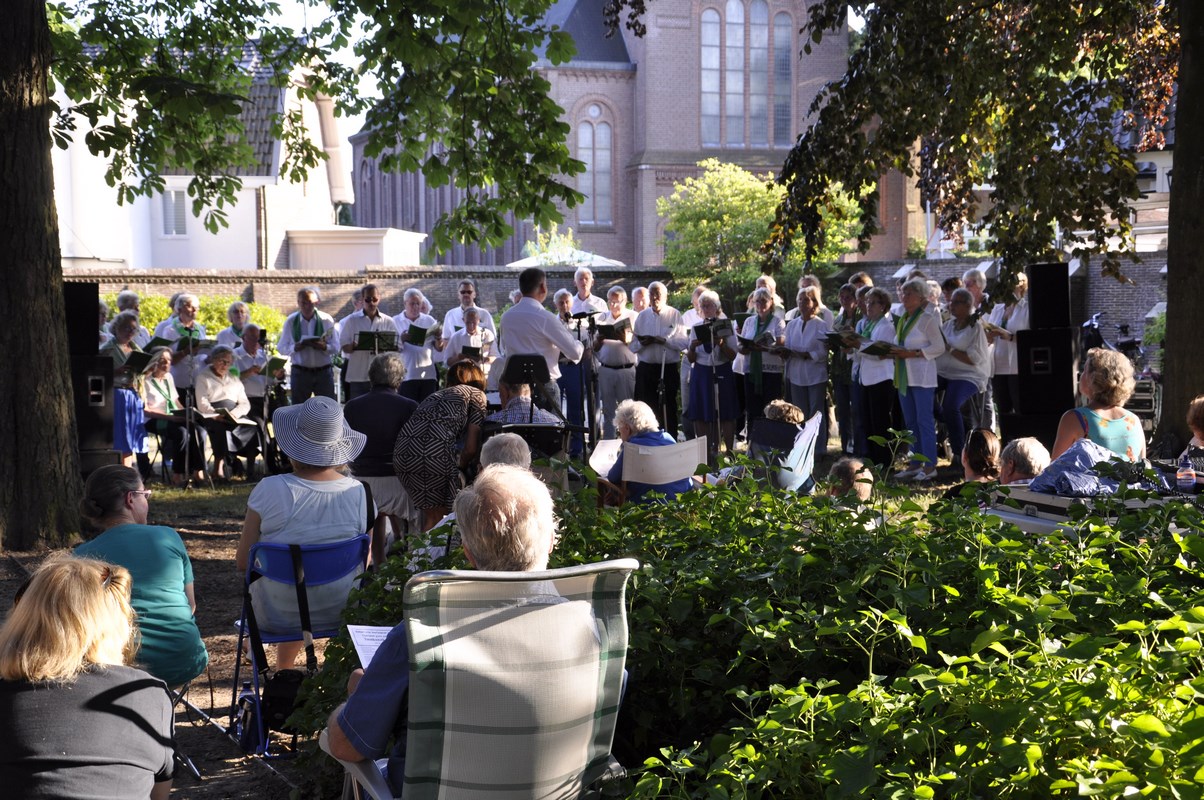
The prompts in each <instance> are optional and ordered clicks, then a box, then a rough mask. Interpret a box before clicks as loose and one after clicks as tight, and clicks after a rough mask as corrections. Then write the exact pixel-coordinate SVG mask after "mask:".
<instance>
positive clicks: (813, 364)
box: [786, 316, 832, 386]
mask: <svg viewBox="0 0 1204 800" xmlns="http://www.w3.org/2000/svg"><path fill="white" fill-rule="evenodd" d="M831 331H832V326H831V325H830V324H829V323H827V322H825V321H824V319H823V318H822V317H819V316H815V317H812V318H811V319H809V320H805V321H804V320H803V318H802V317H795V318H794V319H792V320H790V323H789V324H788V325H787V326H786V347H787V348H788V349H789V350H790V351H791V352H792V353H793V355H791V357H790V358H788V359H787V360H786V380H787V381H788V382H789V383H791V384H792V385H794V386H814V385H815V384H817V383H826V382H827V380H828V340H827V339H826V338H825V337H826V336H827V335H828V334H829V333H830V332H831ZM804 354H806V356H807V357H804Z"/></svg>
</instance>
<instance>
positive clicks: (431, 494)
mask: <svg viewBox="0 0 1204 800" xmlns="http://www.w3.org/2000/svg"><path fill="white" fill-rule="evenodd" d="M402 388H403V389H404V388H405V385H404V383H403V385H402ZM485 408H486V405H485V374H484V373H483V372H481V368H480V367H478V366H477V365H476V364H474V363H472V362H471V361H461V362H460V363H458V364H453V365H452V366H451V367H450V368H449V369H448V371H447V388H446V389H441V390H439V391H437V392H435V393H434V394H432V395H430V396H429V397H427V398H426V399H425V400H423V401H422V402H421V403H419V405H418V408H416V409H414V413H413V414H412V415H411V416H410V419H409V421H408V422H407V423H406V424H405V426H404V427H403V428H402V429H401V433H400V434H398V436H397V442H396V444H395V446H394V449H393V471H394V472H396V473H397V477H398V478H399V479H400V480H401V485H402V486H404V487H405V490H406V493H407V494H409V496H410V501H411V502H412V503H413V504H414V507H415V508H417V509H419V510H421V511H422V529H423V530H424V531H429V530H430V529H431V528H432V527H434V525H435V523H436V522H438V521H439V520H440V519H441V518H442V517H443V515H445V514H446V513H447V512H448V511H449V510H451V504H452V501H453V500H454V499H455V497H456V493H457V492H459V491H460V488H461V487H462V486H463V478H462V476H461V472H460V471H461V470H462V469H466V468H468V467H470V466H472V465H473V463H474V462H475V461H476V460H477V452H478V450H479V449H480V446H481V423H482V422H484V421H485ZM461 443H463V446H461Z"/></svg>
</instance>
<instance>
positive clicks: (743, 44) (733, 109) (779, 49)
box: [699, 0, 795, 147]
mask: <svg viewBox="0 0 1204 800" xmlns="http://www.w3.org/2000/svg"><path fill="white" fill-rule="evenodd" d="M699 34H700V48H701V50H700V57H701V60H700V69H701V74H700V78H701V83H700V92H701V95H700V98H699V99H700V118H699V124H700V133H701V137H702V144H703V146H706V147H769V146H774V147H789V146H790V144H791V142H792V140H793V137H794V130H793V126H794V114H793V110H794V108H793V92H794V86H793V82H794V81H793V79H794V57H795V54H794V49H795V48H794V24H793V22H792V21H791V18H790V15H789V14H787V13H785V12H779V13H777V14H775V15H774V16H773V21H772V25H771V24H770V14H769V4H768V2H766V0H747V2H745V0H726V2H725V4H724V7H723V13H722V15H721V14H720V12H719V10H718V9H717V8H707V9H704V10H703V12H702V17H701V20H700V25H699Z"/></svg>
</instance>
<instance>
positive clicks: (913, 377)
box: [894, 307, 945, 389]
mask: <svg viewBox="0 0 1204 800" xmlns="http://www.w3.org/2000/svg"><path fill="white" fill-rule="evenodd" d="M902 319H903V318H902V317H901V318H900V321H898V324H899V325H903V324H905V323H903V322H902V321H901V320H902ZM894 342H895V343H896V344H898V345H900V346H901V347H902V348H903V349H905V350H919V351H920V352H921V353H922V354H923V357H922V358H907V359H904V360H903V363H904V364H906V365H907V385H908V386H915V387H916V388H918V389H935V388H936V359H937V358H938V357H939V356H940V355H941V354H942V353H944V352H945V337H944V336H942V335H941V318H940V317H939V316H937V315H935V314H932V313H930V311H929V308H927V307H926V308H925V309H924V310H923V311H921V312H920V318H919V319H917V320H916V321H915V324H913V325H912V328H911V330H910V331H908V333H907V336H906V338H905V339H904V340H903V341H902V342H900V341H899V337H898V336H897V335H896V336H895V337H894Z"/></svg>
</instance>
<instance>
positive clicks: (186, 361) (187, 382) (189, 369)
mask: <svg viewBox="0 0 1204 800" xmlns="http://www.w3.org/2000/svg"><path fill="white" fill-rule="evenodd" d="M168 322H169V323H170V324H168V325H167V327H166V328H164V329H163V332H162V333H159V334H157V335H158V336H162V337H163V338H164V339H168V340H169V341H172V342H176V341H179V340H180V338H181V337H182V336H183V334H182V333H181V329H182V328H183V326H182V325H178V324H175V323H178V322H179V320H169V321H168ZM156 330H157V329H156ZM192 330H194V331H196V337H195V338H198V339H204V338H205V326H204V325H202V324H201V323H199V322H195V321H194V322H193V324H192ZM172 348H173V351H174V348H175V345H172ZM197 361H198V358H197V356H188V357H186V358H182V359H180V360H179V361H177V362H175V363H173V364H172V365H171V377H172V378H173V379H174V380H175V382H176V386H177V387H179V388H181V389H191V388H192V379H193V375H194V373H195V372H196V370H197V368H198V367H199V364H198V363H197Z"/></svg>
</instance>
